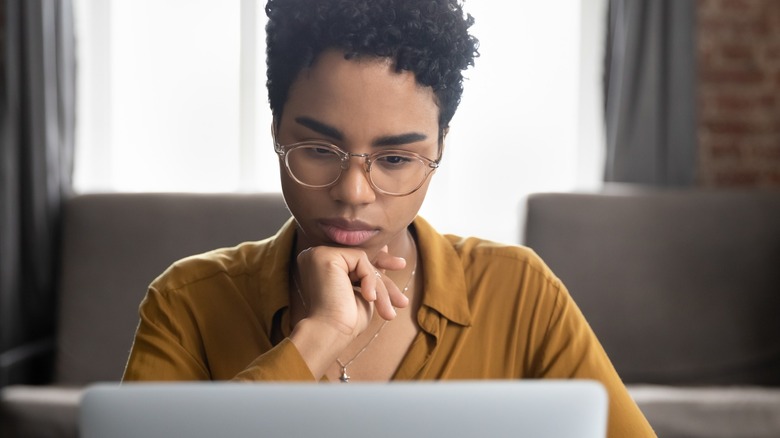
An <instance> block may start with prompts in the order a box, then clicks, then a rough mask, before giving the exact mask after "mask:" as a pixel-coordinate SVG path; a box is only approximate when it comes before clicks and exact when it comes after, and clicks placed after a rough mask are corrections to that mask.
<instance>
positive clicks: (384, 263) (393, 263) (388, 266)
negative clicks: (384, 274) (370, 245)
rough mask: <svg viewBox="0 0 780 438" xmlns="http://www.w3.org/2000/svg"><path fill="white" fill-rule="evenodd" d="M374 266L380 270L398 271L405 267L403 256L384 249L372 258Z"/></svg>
mask: <svg viewBox="0 0 780 438" xmlns="http://www.w3.org/2000/svg"><path fill="white" fill-rule="evenodd" d="M385 248H387V247H385ZM374 266H376V267H377V268H379V269H381V270H387V271H399V270H401V269H403V268H404V267H406V259H404V258H403V257H396V256H392V255H390V254H388V253H387V252H386V251H380V252H379V254H377V256H376V258H375V259H374Z"/></svg>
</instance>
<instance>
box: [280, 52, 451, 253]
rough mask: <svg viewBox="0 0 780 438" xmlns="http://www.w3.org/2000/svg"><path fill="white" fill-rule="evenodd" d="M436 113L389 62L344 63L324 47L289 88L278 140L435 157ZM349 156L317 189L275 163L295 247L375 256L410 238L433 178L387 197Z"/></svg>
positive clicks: (429, 96)
mask: <svg viewBox="0 0 780 438" xmlns="http://www.w3.org/2000/svg"><path fill="white" fill-rule="evenodd" d="M438 117H439V109H438V107H437V105H436V102H435V95H434V93H433V90H432V89H431V88H430V87H422V86H419V85H418V84H417V83H416V81H415V79H414V75H413V74H412V73H410V72H400V73H396V72H395V71H393V68H392V64H391V62H390V61H389V60H385V59H375V58H371V59H352V60H345V59H344V56H343V54H342V53H341V52H338V51H326V52H324V53H322V54H321V55H320V57H319V58H318V59H317V61H316V63H315V64H314V65H313V66H312V67H311V68H309V69H306V70H304V71H302V72H301V74H300V76H299V78H298V79H297V80H296V81H295V82H294V83H293V85H292V87H291V88H290V92H289V97H288V100H287V102H286V103H285V107H284V111H283V113H282V116H281V123H280V125H279V128H278V130H277V141H278V142H279V143H280V144H282V145H289V144H292V143H297V142H301V141H306V140H318V141H326V142H328V143H332V144H334V145H336V146H338V147H339V148H341V149H342V150H344V151H346V152H350V153H356V154H361V153H368V154H370V153H374V152H380V151H382V150H386V149H393V150H407V151H411V152H416V153H418V154H420V155H422V156H424V157H427V158H430V159H432V160H435V159H436V158H437V155H438V152H439V147H438V145H439V143H438V142H439V135H438V134H439V132H438ZM349 161H350V162H349V164H350V166H349V168H348V169H345V170H344V171H343V173H342V174H341V177H340V178H339V180H338V181H337V182H336V183H335V184H334V185H332V186H330V187H326V188H319V189H315V188H309V187H305V186H303V185H301V184H299V183H297V182H296V181H295V180H293V179H292V178H291V177H290V175H289V174H288V173H287V169H286V168H285V165H284V163H283V162H282V161H281V160H280V163H279V164H280V175H281V180H282V191H283V193H284V197H285V201H286V202H287V205H288V207H289V208H290V211H291V212H292V214H293V216H294V217H295V220H296V222H297V224H298V230H299V234H298V249H299V250H300V249H304V248H308V247H312V246H319V245H327V246H350V247H359V248H362V249H364V250H365V251H366V252H367V253H368V255H369V256H370V257H373V256H374V255H375V254H376V253H377V252H378V251H379V250H380V249H381V248H382V247H384V246H385V245H388V247H389V250H390V253H391V254H397V253H394V252H393V248H394V247H396V246H399V247H400V246H401V242H402V241H403V242H406V241H408V238H407V236H406V235H405V230H406V227H407V226H408V225H409V224H410V223H411V221H412V220H413V219H414V217H415V216H416V215H417V212H418V211H419V209H420V206H421V205H422V202H423V200H424V199H425V194H426V192H427V190H428V184H429V183H430V176H429V177H428V179H426V180H425V182H424V184H423V185H422V187H420V189H419V190H417V191H416V192H414V193H412V194H411V195H407V196H401V197H396V196H389V195H384V194H382V193H380V192H377V191H375V190H374V189H373V188H372V187H371V185H370V183H369V180H368V175H367V174H366V172H365V166H364V159H363V158H359V157H353V158H350V160H349ZM398 255H401V254H398Z"/></svg>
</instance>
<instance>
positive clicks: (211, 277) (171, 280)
mask: <svg viewBox="0 0 780 438" xmlns="http://www.w3.org/2000/svg"><path fill="white" fill-rule="evenodd" d="M293 238H294V225H293V224H292V223H290V222H288V223H287V224H285V226H283V227H282V229H280V230H279V232H278V233H277V234H276V235H275V236H273V237H270V238H268V239H264V240H260V241H251V242H244V243H241V244H239V245H236V246H233V247H226V248H219V249H214V250H211V251H208V252H204V253H201V254H196V255H193V256H189V257H186V258H183V259H181V260H178V261H176V262H174V263H173V264H172V265H170V266H169V267H168V268H167V269H166V270H165V271H164V272H163V273H162V274H160V276H158V277H157V278H156V279H155V280H154V281H153V282H152V284H151V289H155V290H157V291H174V290H179V289H192V288H194V287H196V286H198V285H202V286H204V287H207V286H209V285H211V287H212V288H213V287H214V285H217V286H221V287H223V286H225V284H226V283H227V284H233V283H246V281H247V279H248V278H252V279H253V280H252V282H253V283H260V282H263V281H268V280H269V279H270V278H268V277H270V276H272V275H274V274H276V273H280V272H282V273H283V272H286V271H285V269H286V267H287V265H288V263H289V256H290V251H291V248H292V241H293ZM280 275H282V274H280ZM282 276H283V275H282ZM243 287H244V288H246V287H248V285H246V284H244V285H243Z"/></svg>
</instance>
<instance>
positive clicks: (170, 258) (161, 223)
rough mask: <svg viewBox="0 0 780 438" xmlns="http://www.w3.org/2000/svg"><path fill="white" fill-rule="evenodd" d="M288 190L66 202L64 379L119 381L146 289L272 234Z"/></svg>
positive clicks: (59, 366)
mask: <svg viewBox="0 0 780 438" xmlns="http://www.w3.org/2000/svg"><path fill="white" fill-rule="evenodd" d="M289 217H290V213H289V211H288V210H287V208H286V206H285V204H284V201H283V199H282V196H281V194H245V195H239V194H91V195H81V196H77V197H75V198H73V199H70V200H68V201H67V203H66V204H65V209H64V218H63V219H64V224H63V226H64V228H63V249H62V266H61V280H60V289H59V300H60V309H59V312H58V313H59V323H58V330H57V352H56V353H57V361H56V381H57V382H58V383H60V384H68V385H78V384H84V383H89V382H95V381H112V380H119V379H120V378H121V376H122V372H123V370H124V366H125V362H126V361H127V356H128V353H129V350H130V346H131V344H132V340H133V335H134V333H135V328H136V325H137V324H138V306H139V304H140V302H141V299H142V298H143V297H144V294H145V293H146V289H147V286H148V285H149V283H151V281H152V280H153V279H154V278H155V277H156V276H157V275H159V274H160V273H162V271H163V270H165V269H166V268H167V267H168V266H169V265H170V264H171V263H172V262H174V261H176V260H178V259H180V258H182V257H186V256H189V255H193V254H197V253H201V252H204V251H208V250H211V249H215V248H219V247H224V246H233V245H236V244H239V243H241V242H244V241H249V240H259V239H263V238H265V237H268V236H271V235H273V234H274V233H275V232H276V231H277V230H278V228H279V227H281V225H282V224H283V223H284V222H285V221H286V220H287V219H288V218H289Z"/></svg>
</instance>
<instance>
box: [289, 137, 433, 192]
mask: <svg viewBox="0 0 780 438" xmlns="http://www.w3.org/2000/svg"><path fill="white" fill-rule="evenodd" d="M370 159H371V164H370V167H369V178H370V179H371V183H372V184H373V185H374V186H375V187H376V188H377V189H379V190H381V191H383V192H386V193H390V194H406V193H409V192H412V191H414V190H415V189H416V188H417V187H419V186H420V184H422V182H423V181H424V180H425V178H426V176H427V175H428V173H429V172H430V170H431V168H430V166H429V165H428V164H427V163H426V162H424V161H423V160H421V159H420V158H419V157H417V156H415V155H414V154H411V153H406V152H403V151H388V152H387V153H378V154H374V155H372V156H371V158H370ZM286 161H287V167H288V168H289V170H290V173H291V174H292V175H293V176H294V177H295V179H297V180H298V181H299V182H300V183H302V184H304V185H308V186H312V187H325V186H328V185H330V184H332V183H334V182H336V180H338V178H339V177H340V176H341V172H342V169H343V168H346V167H347V166H348V165H349V163H346V164H344V161H342V155H341V154H339V153H338V152H337V151H336V150H335V149H331V148H328V147H325V146H321V145H301V146H297V147H295V148H292V149H290V150H288V151H287V157H286ZM347 161H348V159H347Z"/></svg>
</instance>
